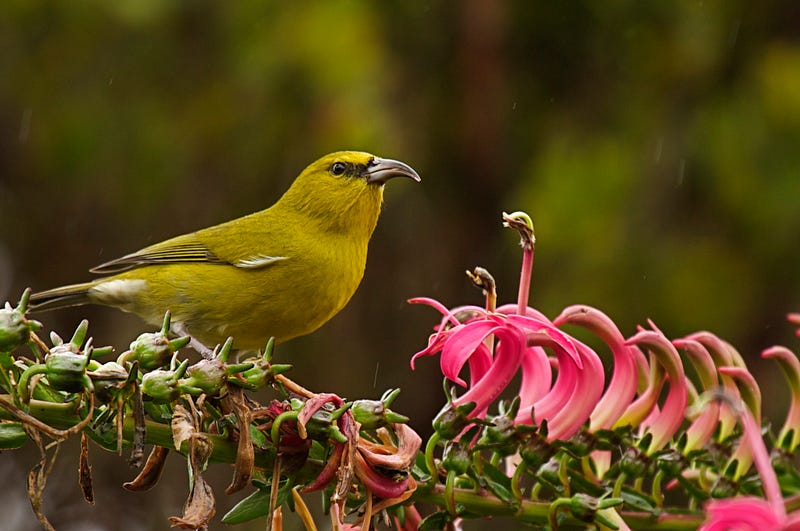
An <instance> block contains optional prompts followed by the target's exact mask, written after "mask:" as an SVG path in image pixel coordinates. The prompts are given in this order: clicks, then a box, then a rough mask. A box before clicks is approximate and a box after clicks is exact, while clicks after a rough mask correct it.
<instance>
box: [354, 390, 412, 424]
mask: <svg viewBox="0 0 800 531" xmlns="http://www.w3.org/2000/svg"><path fill="white" fill-rule="evenodd" d="M398 394H400V389H394V390H392V389H390V390H388V391H386V392H385V393H384V394H383V396H382V397H381V399H380V400H356V401H355V402H353V407H352V408H351V411H352V412H353V416H354V417H355V419H356V420H357V421H358V422H359V423H360V424H361V427H362V428H365V429H368V430H371V429H377V428H380V427H382V426H386V425H387V424H395V423H398V422H399V423H406V422H408V417H406V416H405V415H400V414H399V413H395V412H394V411H392V410H391V409H389V406H390V405H391V403H392V402H394V399H395V398H397V395H398Z"/></svg>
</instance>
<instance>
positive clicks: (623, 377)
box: [553, 305, 639, 431]
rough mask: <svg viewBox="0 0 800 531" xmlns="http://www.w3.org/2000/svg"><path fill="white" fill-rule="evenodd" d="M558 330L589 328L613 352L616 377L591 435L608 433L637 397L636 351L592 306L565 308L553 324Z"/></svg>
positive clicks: (596, 415) (593, 421)
mask: <svg viewBox="0 0 800 531" xmlns="http://www.w3.org/2000/svg"><path fill="white" fill-rule="evenodd" d="M553 324H555V325H556V326H559V327H560V326H563V325H565V324H572V325H578V326H582V327H584V328H586V329H587V330H589V331H590V332H592V333H593V334H595V335H596V336H598V337H599V338H600V339H602V340H603V341H604V342H605V343H606V345H608V347H609V348H610V349H611V353H612V355H613V356H614V375H613V376H612V377H611V382H610V383H609V384H608V389H606V392H605V394H604V395H603V398H601V399H600V400H599V401H598V402H597V405H596V406H595V408H594V410H593V411H592V414H591V417H590V427H589V429H590V431H594V430H599V429H608V428H611V427H612V426H613V425H614V422H616V420H617V419H619V417H620V416H622V413H623V412H624V411H625V409H626V408H627V407H628V405H629V404H630V403H631V401H632V400H633V397H634V396H635V395H636V388H637V386H638V382H639V380H638V375H637V371H636V363H637V357H636V353H635V352H634V350H635V347H632V346H628V345H626V344H625V338H624V337H623V336H622V332H620V331H619V329H618V328H617V325H615V324H614V322H613V321H612V320H611V319H610V318H609V317H608V316H607V315H606V314H604V313H603V312H601V311H600V310H598V309H596V308H592V307H591V306H584V305H575V306H570V307H568V308H564V310H563V311H562V312H561V314H560V315H559V316H558V317H556V318H555V319H554V320H553Z"/></svg>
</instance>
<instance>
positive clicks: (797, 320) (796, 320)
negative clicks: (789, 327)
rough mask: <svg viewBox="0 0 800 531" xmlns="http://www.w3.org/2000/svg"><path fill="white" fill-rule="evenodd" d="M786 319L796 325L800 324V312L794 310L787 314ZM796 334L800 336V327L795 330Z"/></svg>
mask: <svg viewBox="0 0 800 531" xmlns="http://www.w3.org/2000/svg"><path fill="white" fill-rule="evenodd" d="M786 320H787V321H789V322H790V323H792V324H793V325H795V326H800V313H797V312H792V313H787V314H786ZM794 333H795V334H796V335H798V336H800V328H798V329H797V330H795V332H794Z"/></svg>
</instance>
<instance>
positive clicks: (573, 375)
mask: <svg viewBox="0 0 800 531" xmlns="http://www.w3.org/2000/svg"><path fill="white" fill-rule="evenodd" d="M528 344H529V345H532V346H539V347H547V348H551V349H553V351H554V352H555V354H556V359H557V360H558V369H557V370H558V373H557V375H556V382H555V384H554V385H553V387H552V388H551V389H550V392H548V393H547V394H546V395H545V396H543V397H542V398H541V399H539V400H537V401H536V402H534V403H533V404H520V409H519V413H518V414H517V416H516V418H515V419H514V421H515V422H517V423H523V424H529V423H530V422H531V412H530V409H531V407H533V413H534V415H535V422H536V424H539V423H541V422H542V421H543V420H545V419H547V420H548V422H549V419H551V418H552V417H553V416H554V415H555V414H556V413H558V412H559V411H560V410H561V409H562V408H563V407H564V406H565V405H566V404H567V402H569V399H570V397H571V396H572V393H573V392H574V390H575V386H576V385H577V382H578V372H579V370H580V369H579V368H578V365H577V363H575V361H574V358H573V357H572V353H570V352H567V349H565V348H564V346H563V344H562V343H560V342H557V341H556V340H555V339H554V338H553V337H551V336H550V335H549V334H547V333H545V332H539V333H531V334H528ZM570 347H571V349H572V350H573V351H575V352H574V353H575V354H576V355H579V354H577V349H575V346H574V344H573V343H572V342H570Z"/></svg>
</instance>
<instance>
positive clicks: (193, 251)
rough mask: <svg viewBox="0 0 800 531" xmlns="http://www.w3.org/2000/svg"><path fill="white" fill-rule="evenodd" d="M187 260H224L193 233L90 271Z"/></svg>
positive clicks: (214, 261)
mask: <svg viewBox="0 0 800 531" xmlns="http://www.w3.org/2000/svg"><path fill="white" fill-rule="evenodd" d="M188 262H202V263H209V264H224V263H226V261H224V260H221V259H220V258H218V257H217V256H216V255H215V254H214V253H213V252H211V250H210V249H209V248H208V247H207V246H206V245H205V244H204V243H203V242H201V241H200V240H199V239H198V238H197V237H196V236H195V235H194V234H185V235H183V236H178V237H175V238H172V239H169V240H166V241H163V242H161V243H156V244H154V245H151V246H149V247H145V248H144V249H140V250H139V251H136V252H135V253H131V254H126V255H125V256H123V257H121V258H117V259H115V260H111V261H109V262H106V263H104V264H100V265H99V266H97V267H95V268H92V269H91V272H92V273H102V274H110V273H119V272H121V271H127V270H128V269H134V268H137V267H142V266H146V265H155V264H175V263H188Z"/></svg>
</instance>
